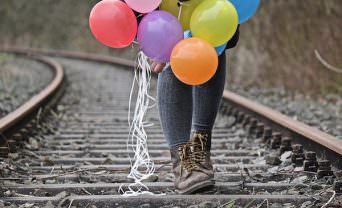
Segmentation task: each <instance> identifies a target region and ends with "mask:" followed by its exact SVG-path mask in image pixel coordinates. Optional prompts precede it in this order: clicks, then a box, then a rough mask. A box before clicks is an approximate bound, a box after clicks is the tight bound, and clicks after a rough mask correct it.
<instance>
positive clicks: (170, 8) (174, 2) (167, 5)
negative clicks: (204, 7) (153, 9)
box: [160, 0, 203, 30]
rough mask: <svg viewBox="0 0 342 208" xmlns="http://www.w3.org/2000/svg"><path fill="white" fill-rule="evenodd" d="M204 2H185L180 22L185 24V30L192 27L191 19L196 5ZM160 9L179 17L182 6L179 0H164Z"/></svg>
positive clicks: (198, 0)
mask: <svg viewBox="0 0 342 208" xmlns="http://www.w3.org/2000/svg"><path fill="white" fill-rule="evenodd" d="M201 2H203V0H190V1H185V2H183V5H182V10H181V13H180V23H181V24H182V26H183V30H189V29H190V19H191V15H192V12H193V11H194V10H195V9H196V7H197V6H198V5H199V4H200V3H201ZM160 9H161V10H164V11H167V12H170V13H171V14H173V15H174V16H176V17H177V18H178V16H179V11H180V7H179V6H178V0H163V1H162V3H161V4H160Z"/></svg>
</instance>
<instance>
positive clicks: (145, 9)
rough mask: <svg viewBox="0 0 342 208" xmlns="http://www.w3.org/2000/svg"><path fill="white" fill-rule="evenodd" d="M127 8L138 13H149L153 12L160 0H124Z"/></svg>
mask: <svg viewBox="0 0 342 208" xmlns="http://www.w3.org/2000/svg"><path fill="white" fill-rule="evenodd" d="M125 2H126V3H127V4H128V6H129V7H131V8H132V9H133V10H134V11H137V12H139V13H149V12H152V11H153V10H155V9H156V8H157V7H158V6H159V4H160V2H161V0H125Z"/></svg>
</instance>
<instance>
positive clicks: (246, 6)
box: [230, 0, 260, 24]
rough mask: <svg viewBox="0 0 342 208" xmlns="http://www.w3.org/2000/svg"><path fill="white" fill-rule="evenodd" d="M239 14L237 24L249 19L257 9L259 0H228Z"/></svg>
mask: <svg viewBox="0 0 342 208" xmlns="http://www.w3.org/2000/svg"><path fill="white" fill-rule="evenodd" d="M230 2H232V4H233V5H234V6H235V8H236V10H237V12H238V15H239V24H242V23H244V22H246V21H247V20H249V19H250V18H251V17H252V16H253V15H254V14H255V12H256V11H257V10H258V7H259V5H260V0H230Z"/></svg>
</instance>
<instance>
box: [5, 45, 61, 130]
mask: <svg viewBox="0 0 342 208" xmlns="http://www.w3.org/2000/svg"><path fill="white" fill-rule="evenodd" d="M0 52H9V53H16V54H21V55H25V54H26V53H23V52H21V51H20V50H6V49H0ZM31 58H32V59H35V60H37V61H39V62H42V63H44V64H46V65H48V66H49V67H50V68H51V69H52V70H53V71H54V73H55V77H54V79H53V80H52V82H51V83H50V84H49V85H48V86H46V87H45V88H44V89H43V90H42V91H40V92H39V93H38V94H36V95H35V96H33V97H32V98H31V99H30V100H28V101H27V102H26V103H24V104H23V105H21V106H20V107H19V108H17V109H16V110H15V111H13V112H11V113H9V114H8V115H6V116H5V117H3V118H1V119H0V133H4V132H5V131H7V130H8V129H10V128H11V127H13V126H14V125H16V124H17V123H18V122H20V121H22V120H23V119H24V118H25V117H26V116H27V115H29V114H31V113H32V112H33V111H34V110H36V109H38V108H39V107H40V106H41V105H42V103H43V102H45V101H47V99H48V98H49V97H50V96H51V95H52V94H54V93H55V92H56V91H57V90H58V88H59V87H60V86H61V84H62V82H63V79H64V70H63V67H62V66H61V65H60V64H59V63H57V62H56V61H54V60H52V59H50V58H45V57H36V56H32V57H31Z"/></svg>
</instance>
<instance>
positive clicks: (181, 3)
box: [178, 1, 183, 21]
mask: <svg viewBox="0 0 342 208" xmlns="http://www.w3.org/2000/svg"><path fill="white" fill-rule="evenodd" d="M178 3H179V12H178V20H179V21H180V18H181V15H182V8H183V2H180V1H178Z"/></svg>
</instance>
